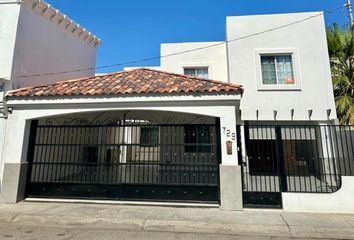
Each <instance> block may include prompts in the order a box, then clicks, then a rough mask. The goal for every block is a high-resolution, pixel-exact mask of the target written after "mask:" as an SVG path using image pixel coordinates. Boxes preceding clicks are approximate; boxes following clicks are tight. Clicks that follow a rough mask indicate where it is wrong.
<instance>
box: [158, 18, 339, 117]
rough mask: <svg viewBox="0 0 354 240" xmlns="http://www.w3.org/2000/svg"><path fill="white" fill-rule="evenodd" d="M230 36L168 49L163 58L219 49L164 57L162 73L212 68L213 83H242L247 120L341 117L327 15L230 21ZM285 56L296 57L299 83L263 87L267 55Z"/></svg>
mask: <svg viewBox="0 0 354 240" xmlns="http://www.w3.org/2000/svg"><path fill="white" fill-rule="evenodd" d="M263 32H264V33H263ZM226 33H227V34H226V35H227V36H226V40H227V41H226V42H224V43H223V42H215V43H209V42H206V43H175V44H162V45H161V56H165V55H168V54H173V53H176V52H183V51H189V50H191V49H197V48H200V47H207V46H210V45H216V46H212V47H207V48H205V49H202V50H196V51H192V52H190V53H186V54H181V55H176V56H171V57H166V58H162V59H161V69H163V70H167V71H170V72H176V73H183V68H185V67H208V69H209V78H210V79H214V80H220V81H225V82H227V81H229V82H232V83H238V84H241V85H242V86H243V87H244V88H245V92H244V94H243V97H242V100H241V111H242V120H243V121H252V120H258V121H274V120H279V121H309V120H311V121H328V120H333V119H336V118H337V116H336V110H335V105H334V96H333V88H332V82H331V73H330V65H329V56H328V50H327V40H326V29H325V23H324V18H323V14H321V13H320V12H310V13H294V14H277V15H257V16H241V17H228V18H227V21H226ZM256 33H262V34H256ZM252 34H256V35H254V36H252ZM218 43H220V44H218ZM282 54H289V55H292V61H293V71H294V78H295V84H293V85H285V84H283V85H281V86H280V85H279V86H265V85H263V84H262V72H261V61H260V57H261V55H282ZM328 113H330V115H329V116H328Z"/></svg>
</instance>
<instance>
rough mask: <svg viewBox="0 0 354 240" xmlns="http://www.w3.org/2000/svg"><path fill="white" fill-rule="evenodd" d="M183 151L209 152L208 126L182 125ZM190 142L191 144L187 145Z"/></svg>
mask: <svg viewBox="0 0 354 240" xmlns="http://www.w3.org/2000/svg"><path fill="white" fill-rule="evenodd" d="M184 142H185V144H187V145H186V146H185V149H184V151H185V152H211V147H210V143H211V141H210V127H209V126H198V125H191V126H185V127H184ZM188 144H191V145H188Z"/></svg>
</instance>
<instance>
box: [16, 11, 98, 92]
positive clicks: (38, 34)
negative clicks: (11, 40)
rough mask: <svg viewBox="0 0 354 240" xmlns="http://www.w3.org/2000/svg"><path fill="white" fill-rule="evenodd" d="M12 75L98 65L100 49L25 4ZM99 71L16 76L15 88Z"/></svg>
mask: <svg viewBox="0 0 354 240" xmlns="http://www.w3.org/2000/svg"><path fill="white" fill-rule="evenodd" d="M18 21H19V22H18V29H17V38H16V45H15V50H14V56H13V66H12V75H14V76H19V75H21V76H22V75H33V74H38V73H48V72H61V71H67V70H75V69H83V68H88V67H95V65H96V48H95V47H93V46H92V45H90V44H88V43H86V42H84V41H83V40H82V39H80V38H79V37H78V36H76V35H75V34H72V33H71V32H70V31H67V30H65V29H63V28H61V27H59V26H58V25H57V23H55V22H50V21H49V20H47V18H45V17H43V16H42V15H40V14H38V13H37V12H35V11H33V10H32V9H31V8H29V7H28V6H27V5H25V4H24V5H22V6H21V11H20V16H19V20H18ZM94 73H95V70H89V71H81V72H71V73H65V74H64V73H63V74H57V75H48V76H42V77H30V78H13V79H12V84H13V87H14V88H18V87H25V86H34V85H42V84H47V83H52V82H55V81H58V80H66V79H73V78H80V77H85V76H93V75H94Z"/></svg>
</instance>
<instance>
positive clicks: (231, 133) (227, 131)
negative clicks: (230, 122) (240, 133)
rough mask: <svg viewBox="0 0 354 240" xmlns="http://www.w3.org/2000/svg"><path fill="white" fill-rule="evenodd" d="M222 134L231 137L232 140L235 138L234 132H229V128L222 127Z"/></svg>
mask: <svg viewBox="0 0 354 240" xmlns="http://www.w3.org/2000/svg"><path fill="white" fill-rule="evenodd" d="M222 131H223V134H224V135H226V137H227V138H231V139H232V140H236V133H235V132H231V130H230V129H228V128H226V127H223V128H222Z"/></svg>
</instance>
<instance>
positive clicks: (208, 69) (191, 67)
mask: <svg viewBox="0 0 354 240" xmlns="http://www.w3.org/2000/svg"><path fill="white" fill-rule="evenodd" d="M198 69H206V70H207V74H208V76H207V77H199V78H205V79H210V67H209V66H183V75H186V76H191V75H187V74H186V73H185V71H186V70H194V71H195V72H196V71H197V70H198ZM191 77H198V76H191Z"/></svg>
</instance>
